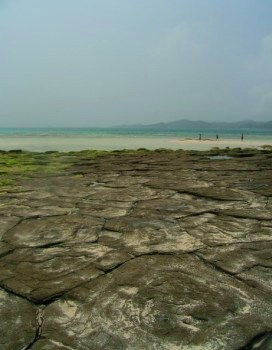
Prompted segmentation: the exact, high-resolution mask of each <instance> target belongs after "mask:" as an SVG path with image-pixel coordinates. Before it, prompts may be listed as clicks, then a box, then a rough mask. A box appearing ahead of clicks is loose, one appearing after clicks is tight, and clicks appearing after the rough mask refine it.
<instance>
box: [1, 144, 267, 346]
mask: <svg viewBox="0 0 272 350" xmlns="http://www.w3.org/2000/svg"><path fill="white" fill-rule="evenodd" d="M216 152H217V153H216V154H218V153H219V155H220V154H221V155H231V156H232V157H231V158H229V159H228V158H226V159H225V160H220V158H219V159H213V158H209V156H210V155H213V154H215V151H212V152H210V153H207V152H206V153H205V152H203V153H201V152H183V151H177V152H170V151H169V152H167V151H163V150H161V151H157V152H145V151H139V152H128V151H124V152H112V153H107V152H100V153H99V152H96V151H83V152H78V153H76V152H72V153H67V154H61V153H53V154H32V153H25V152H21V153H4V154H0V157H2V158H1V160H0V174H2V175H0V318H1V322H0V348H1V349H4V350H54V349H60V350H67V349H68V350H100V349H101V350H102V349H103V350H104V349H107V350H139V349H148V350H224V349H226V350H239V349H240V350H242V349H244V350H250V349H259V350H268V349H269V350H271V343H272V333H271V332H272V273H271V271H272V255H271V249H272V192H271V188H272V161H271V160H272V158H271V154H272V153H271V152H270V153H269V152H268V151H266V152H262V151H256V150H251V151H250V152H249V151H247V150H244V151H243V150H239V152H238V150H237V151H236V150H225V151H218V150H216ZM223 159H224V158H223ZM1 177H2V179H1Z"/></svg>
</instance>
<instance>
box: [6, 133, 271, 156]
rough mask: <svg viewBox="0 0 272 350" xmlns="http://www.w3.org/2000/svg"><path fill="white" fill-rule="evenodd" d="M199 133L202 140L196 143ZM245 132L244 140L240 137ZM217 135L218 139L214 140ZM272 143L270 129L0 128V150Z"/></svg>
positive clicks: (183, 147) (72, 149) (76, 149)
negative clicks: (217, 140)
mask: <svg viewBox="0 0 272 350" xmlns="http://www.w3.org/2000/svg"><path fill="white" fill-rule="evenodd" d="M199 133H201V136H202V141H201V142H199V140H198V138H199ZM242 133H243V134H244V142H243V143H241V140H240V136H241V134H242ZM216 134H218V135H219V142H216V140H215V138H216ZM264 144H272V130H254V129H248V130H239V129H203V130H196V129H157V128H0V149H2V150H11V149H23V150H28V151H37V152H42V151H52V150H56V151H80V150H84V149H97V150H120V149H138V148H148V149H156V148H170V149H180V148H182V149H203V150H204V149H210V148H212V147H226V146H231V147H234V146H243V147H260V146H261V145H264Z"/></svg>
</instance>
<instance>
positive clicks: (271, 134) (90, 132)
mask: <svg viewBox="0 0 272 350" xmlns="http://www.w3.org/2000/svg"><path fill="white" fill-rule="evenodd" d="M199 133H201V134H202V138H212V139H214V137H215V135H216V134H218V135H219V137H220V138H226V139H237V138H239V137H240V135H241V133H243V134H244V135H245V137H248V138H249V139H255V140H261V139H264V140H267V139H270V138H271V139H272V130H263V129H262V130H254V129H248V130H242V129H241V130H240V129H205V130H196V129H194V130H193V129H155V128H153V129H152V128H0V136H1V135H2V136H21V137H22V136H25V137H27V136H28V137H30V136H32V137H33V136H34V137H35V136H43V137H46V136H51V137H53V136H62V137H65V136H67V137H69V136H84V137H86V136H92V137H97V138H100V137H115V136H116V137H118V136H119V137H120V136H130V137H141V136H142V137H152V136H153V137H179V138H198V135H199Z"/></svg>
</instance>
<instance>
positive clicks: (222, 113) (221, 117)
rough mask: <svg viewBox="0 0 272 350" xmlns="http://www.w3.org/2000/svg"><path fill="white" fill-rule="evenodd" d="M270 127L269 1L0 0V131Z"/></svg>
mask: <svg viewBox="0 0 272 350" xmlns="http://www.w3.org/2000/svg"><path fill="white" fill-rule="evenodd" d="M179 119H191V120H205V121H239V120H247V119H253V120H256V121H267V120H272V0H228V1H226V0H46V1H45V0H0V127H85V126H86V127H95V126H102V127H104V126H105V127H107V126H116V125H124V124H125V125H130V124H138V123H142V124H151V123H156V122H168V121H174V120H179Z"/></svg>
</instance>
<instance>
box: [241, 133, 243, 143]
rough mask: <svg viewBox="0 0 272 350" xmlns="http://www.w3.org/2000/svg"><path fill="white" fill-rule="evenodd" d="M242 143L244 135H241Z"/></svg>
mask: <svg viewBox="0 0 272 350" xmlns="http://www.w3.org/2000/svg"><path fill="white" fill-rule="evenodd" d="M241 141H242V142H243V141H244V134H241Z"/></svg>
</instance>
